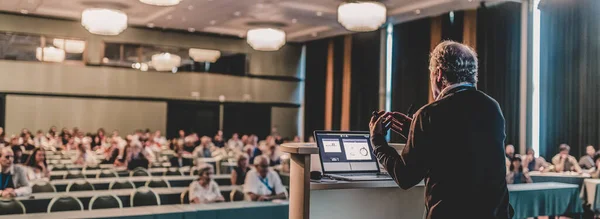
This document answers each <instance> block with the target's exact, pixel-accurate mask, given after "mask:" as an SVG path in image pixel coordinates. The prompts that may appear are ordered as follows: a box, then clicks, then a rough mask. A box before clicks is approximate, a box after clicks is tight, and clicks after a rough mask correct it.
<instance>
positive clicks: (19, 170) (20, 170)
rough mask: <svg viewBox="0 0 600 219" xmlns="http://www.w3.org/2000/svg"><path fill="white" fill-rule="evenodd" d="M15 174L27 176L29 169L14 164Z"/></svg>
mask: <svg viewBox="0 0 600 219" xmlns="http://www.w3.org/2000/svg"><path fill="white" fill-rule="evenodd" d="M13 168H14V171H15V174H21V173H22V174H25V173H26V172H27V168H28V167H25V166H22V165H21V164H14V166H13Z"/></svg>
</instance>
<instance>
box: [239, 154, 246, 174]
mask: <svg viewBox="0 0 600 219" xmlns="http://www.w3.org/2000/svg"><path fill="white" fill-rule="evenodd" d="M237 165H238V167H239V168H241V169H242V170H244V169H246V167H248V155H247V154H240V155H238V156H237Z"/></svg>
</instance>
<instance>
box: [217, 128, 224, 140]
mask: <svg viewBox="0 0 600 219" xmlns="http://www.w3.org/2000/svg"><path fill="white" fill-rule="evenodd" d="M217 135H218V136H221V138H222V137H223V131H221V130H219V131H217Z"/></svg>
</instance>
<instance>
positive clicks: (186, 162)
mask: <svg viewBox="0 0 600 219" xmlns="http://www.w3.org/2000/svg"><path fill="white" fill-rule="evenodd" d="M176 152H177V153H176V154H175V156H174V157H171V159H169V162H170V163H171V167H189V166H192V165H193V163H192V159H189V158H184V157H183V149H176Z"/></svg>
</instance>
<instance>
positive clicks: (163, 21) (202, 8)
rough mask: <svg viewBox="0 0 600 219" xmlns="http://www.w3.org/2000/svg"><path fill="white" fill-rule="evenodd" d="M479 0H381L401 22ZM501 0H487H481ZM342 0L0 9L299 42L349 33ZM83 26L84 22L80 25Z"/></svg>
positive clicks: (113, 0)
mask: <svg viewBox="0 0 600 219" xmlns="http://www.w3.org/2000/svg"><path fill="white" fill-rule="evenodd" d="M480 1H483V0H383V1H382V3H384V4H385V5H386V6H387V8H388V21H389V22H392V23H400V22H404V21H408V20H414V19H417V18H421V17H427V16H435V15H439V14H442V13H446V12H449V11H452V10H463V9H471V8H477V7H478V6H479V4H480ZM503 1H506V0H486V1H485V2H486V3H493V2H503ZM342 2H343V0H182V2H181V3H180V4H179V5H176V6H172V7H160V6H151V5H146V4H143V3H141V2H139V1H138V0H1V1H0V11H8V12H13V13H27V14H34V15H39V16H49V17H59V18H67V19H75V20H79V19H80V16H81V12H82V11H83V10H84V9H85V8H89V7H94V6H96V7H109V8H117V9H120V10H122V11H124V12H125V13H127V15H128V16H129V24H130V25H133V26H147V27H153V28H169V29H181V30H191V31H195V32H207V33H215V34H223V35H231V36H238V37H244V35H245V33H246V31H247V30H248V29H250V28H252V27H255V25H252V22H276V23H279V24H280V25H282V26H281V27H280V28H281V29H283V30H284V31H285V32H286V33H287V36H288V41H292V42H304V41H309V40H314V39H319V38H325V37H330V36H335V35H341V34H346V33H349V32H348V31H347V30H345V29H344V28H343V27H342V26H341V25H340V24H339V23H338V22H337V15H336V13H337V6H338V5H339V4H340V3H342ZM82 28H83V27H82Z"/></svg>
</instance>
